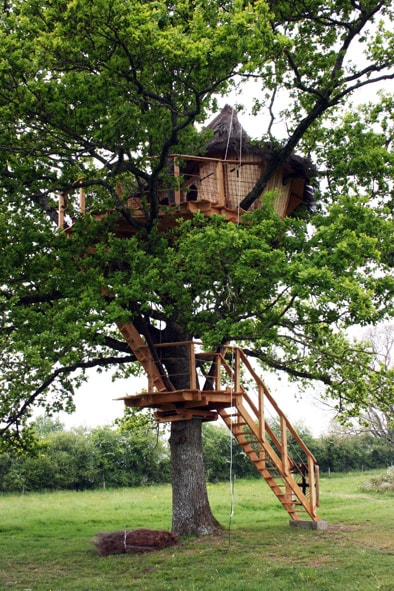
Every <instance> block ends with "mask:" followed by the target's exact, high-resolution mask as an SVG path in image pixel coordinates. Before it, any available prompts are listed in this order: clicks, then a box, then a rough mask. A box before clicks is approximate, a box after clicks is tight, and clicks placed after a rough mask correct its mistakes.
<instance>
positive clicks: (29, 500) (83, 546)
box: [0, 473, 394, 591]
mask: <svg viewBox="0 0 394 591" xmlns="http://www.w3.org/2000/svg"><path fill="white" fill-rule="evenodd" d="M369 476H370V474H369V473H364V474H346V475H340V476H339V475H331V477H330V478H323V479H322V486H321V489H322V491H321V496H322V506H321V508H320V514H321V516H322V517H323V518H324V519H325V520H327V521H328V523H329V529H328V530H326V531H313V530H299V529H296V528H291V527H289V525H288V517H287V514H286V513H285V511H284V510H283V509H282V508H281V506H280V505H279V504H278V502H277V501H276V499H275V497H274V496H273V495H272V493H271V491H270V490H269V489H268V487H267V485H266V484H265V483H264V482H263V481H262V480H251V481H248V480H239V481H236V483H235V496H234V501H235V511H234V515H233V517H232V518H231V519H230V506H231V495H230V486H229V484H228V483H221V484H215V485H210V486H209V495H210V500H211V505H212V508H213V510H214V513H215V515H216V516H217V517H218V518H219V520H220V521H221V523H222V524H223V526H224V527H225V530H224V531H223V533H222V534H221V535H220V536H216V537H213V538H212V537H208V538H202V539H197V540H194V539H187V540H181V541H180V543H179V544H178V545H177V546H175V547H172V548H168V549H165V550H161V551H158V552H154V553H147V554H142V555H141V554H140V555H135V554H122V555H119V556H99V555H98V554H97V553H96V551H95V547H94V545H93V543H92V539H93V538H94V535H95V534H96V533H97V532H100V531H116V530H122V529H125V528H127V529H135V528H140V527H148V528H152V529H169V528H170V523H171V489H170V487H169V486H155V487H146V488H134V489H121V490H101V491H94V492H75V493H74V492H56V493H47V494H26V495H2V496H0V590H1V591H6V590H9V589H12V590H15V591H125V590H130V589H136V590H138V591H145V590H146V591H167V590H168V591H227V590H228V591H230V590H231V591H247V590H250V591H265V590H266V591H289V590H290V591H291V590H297V591H298V590H300V591H312V590H313V591H329V590H330V591H331V590H332V591H334V590H335V591H342V590H346V591H372V590H379V591H393V590H394V495H393V494H391V495H390V494H386V495H376V494H373V493H371V494H366V493H365V492H361V491H360V484H361V483H362V482H363V481H365V480H366V479H367V478H368V477H369Z"/></svg>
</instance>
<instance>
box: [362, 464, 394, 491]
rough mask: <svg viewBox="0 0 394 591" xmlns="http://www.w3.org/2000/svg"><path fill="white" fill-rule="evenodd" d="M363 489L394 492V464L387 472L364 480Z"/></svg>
mask: <svg viewBox="0 0 394 591" xmlns="http://www.w3.org/2000/svg"><path fill="white" fill-rule="evenodd" d="M361 489H362V490H364V491H367V492H377V493H387V492H388V493H394V466H390V468H387V471H386V473H385V474H382V475H381V476H375V477H374V478H370V480H368V481H367V482H364V484H363V485H362V487H361Z"/></svg>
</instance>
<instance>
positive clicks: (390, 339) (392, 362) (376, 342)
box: [356, 324, 394, 446]
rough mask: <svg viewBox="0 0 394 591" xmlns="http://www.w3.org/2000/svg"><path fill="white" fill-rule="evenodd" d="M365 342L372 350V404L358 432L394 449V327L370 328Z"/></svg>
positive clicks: (358, 420)
mask: <svg viewBox="0 0 394 591" xmlns="http://www.w3.org/2000/svg"><path fill="white" fill-rule="evenodd" d="M365 341H366V343H367V346H368V347H369V348H370V350H371V369H372V370H373V371H372V373H371V379H370V383H369V396H368V401H369V404H368V407H367V409H366V411H365V412H363V413H362V414H361V416H360V417H359V418H358V419H357V420H356V423H357V425H358V430H360V429H361V431H364V432H365V431H367V432H369V433H371V435H373V436H374V437H377V438H380V439H383V440H386V441H387V442H388V443H389V444H391V445H392V446H394V404H393V389H394V379H393V378H394V326H393V325H389V324H386V325H383V326H380V327H375V328H374V329H369V330H368V331H367V333H366V335H365ZM381 374H382V376H383V378H381ZM386 376H387V377H390V376H391V379H388V380H387V379H386ZM356 429H357V427H356Z"/></svg>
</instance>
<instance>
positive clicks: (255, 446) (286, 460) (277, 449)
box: [59, 106, 326, 529]
mask: <svg viewBox="0 0 394 591" xmlns="http://www.w3.org/2000/svg"><path fill="white" fill-rule="evenodd" d="M208 129H209V130H210V131H211V133H212V139H211V140H210V142H209V143H208V145H207V146H206V150H205V152H204V154H203V155H196V156H190V155H172V156H171V158H170V159H169V167H170V168H169V170H170V175H169V177H168V176H167V177H166V178H165V180H164V181H163V183H162V186H160V187H159V203H160V205H159V210H158V217H159V229H161V230H162V231H165V230H166V229H168V228H170V227H172V226H173V225H174V224H175V223H176V220H177V219H178V218H190V217H191V216H192V215H193V214H194V213H195V212H196V211H200V212H201V213H203V214H204V215H206V216H211V215H214V214H221V215H224V216H225V217H226V219H227V220H228V221H229V222H236V223H239V222H240V219H241V218H240V215H241V214H242V211H243V210H242V209H241V207H240V204H241V201H242V199H243V197H244V196H245V195H247V194H248V193H249V191H251V190H252V188H253V187H254V186H255V184H256V182H257V180H258V179H259V178H260V177H261V175H262V173H263V172H264V170H265V168H266V167H267V166H269V165H270V162H271V160H272V158H273V151H272V149H271V147H270V146H269V145H264V146H263V147H259V146H257V145H254V144H252V143H251V141H250V140H249V138H248V136H247V135H246V133H245V131H244V130H243V128H242V127H241V125H240V124H239V122H238V119H237V116H236V113H235V111H234V110H233V109H232V108H231V107H229V106H226V107H225V108H224V109H223V111H222V112H221V113H220V114H219V115H218V116H217V117H216V118H215V119H214V120H213V121H212V122H211V123H210V124H209V125H208ZM313 174H314V170H313V167H312V165H311V164H310V162H309V161H307V160H305V159H303V158H300V157H298V156H291V157H290V158H288V159H287V161H286V162H284V163H283V164H282V165H281V166H279V168H278V169H277V170H276V172H275V173H274V176H273V177H272V178H271V179H270V181H269V182H268V185H267V186H266V188H265V191H264V192H266V191H269V190H273V189H275V191H276V196H275V198H274V202H273V206H274V208H275V211H276V213H277V214H278V215H279V216H281V217H282V218H284V217H285V216H288V215H291V214H293V213H294V212H295V211H296V209H297V208H298V207H300V206H301V205H304V206H306V207H308V208H309V207H311V205H312V203H313V191H312V189H311V187H310V184H309V182H310V181H309V179H310V178H311V177H312V176H313ZM169 178H170V180H172V182H169ZM261 197H263V195H261ZM143 198H144V189H143V188H142V189H140V190H139V191H137V192H135V193H134V194H132V195H130V197H128V198H126V201H125V202H126V206H127V208H128V211H129V214H130V216H132V218H133V220H134V221H137V222H140V224H142V226H143V224H144V221H145V222H146V212H145V211H144V206H143V202H144V199H143ZM80 203H81V208H82V210H83V211H84V210H85V195H84V192H83V191H81V193H80ZM260 205H261V201H260V200H257V201H255V203H254V204H253V206H252V207H253V208H257V207H260ZM64 212H65V202H64V198H63V197H61V200H60V204H59V220H60V224H61V226H62V227H63V223H64ZM94 215H95V216H96V218H97V219H99V220H100V219H103V218H104V217H105V216H106V215H108V212H104V213H100V214H94ZM67 231H68V232H69V233H70V234H72V228H68V229H67ZM135 232H136V229H135V226H134V225H133V224H131V223H130V220H128V219H127V216H121V215H119V220H118V222H117V225H116V233H117V235H118V236H119V237H122V238H125V239H127V238H128V237H129V236H131V235H133V234H134V233H135ZM118 328H119V330H120V332H121V334H122V335H123V337H124V339H125V340H126V342H127V343H128V346H129V348H130V350H131V351H132V352H133V353H134V355H135V358H136V360H138V361H139V362H140V364H141V366H142V367H143V369H144V370H145V372H146V374H147V380H148V384H147V390H146V391H145V392H143V393H140V394H135V395H131V396H126V397H124V398H122V400H123V401H124V403H125V405H126V406H128V407H135V408H149V409H154V411H155V417H156V420H157V421H159V422H173V421H188V420H192V419H196V418H198V419H200V420H202V421H216V420H218V419H219V418H220V419H221V420H222V421H223V422H224V424H225V425H227V427H228V428H229V429H230V431H231V433H232V434H233V436H234V437H235V439H236V440H237V441H238V443H239V444H240V445H241V447H242V448H243V450H244V452H245V454H246V455H247V456H248V458H249V459H250V461H251V462H253V464H254V466H255V467H256V469H257V470H258V472H259V473H260V474H261V476H262V477H263V478H264V480H265V481H266V482H267V484H268V486H269V487H270V489H271V490H272V491H273V493H274V494H275V495H276V497H277V499H278V500H279V502H280V503H281V505H282V506H283V507H284V509H285V510H286V511H287V512H288V514H289V515H290V518H291V520H290V523H291V524H292V525H301V526H309V527H314V528H315V529H324V528H325V527H326V522H324V521H321V519H320V517H319V515H318V513H317V507H318V506H319V470H318V466H317V464H316V460H315V458H314V456H313V454H312V453H311V452H310V451H309V449H308V448H307V446H306V445H305V444H304V442H303V441H302V440H301V438H300V437H299V435H298V434H297V432H296V430H295V429H294V427H293V426H292V425H291V423H290V421H289V420H288V419H287V418H286V416H285V415H284V413H283V412H282V410H281V409H280V408H279V406H278V405H277V403H276V401H275V400H274V398H273V397H272V395H271V394H270V392H269V391H268V389H267V387H266V386H265V384H264V382H263V381H262V380H261V378H260V377H259V376H258V374H257V373H256V371H255V369H254V367H253V366H252V365H251V363H250V361H249V360H248V358H247V357H246V356H245V354H244V353H243V351H242V350H241V349H239V348H238V347H235V346H230V345H223V346H222V347H220V348H219V349H218V350H217V351H215V352H205V351H203V349H202V347H201V345H200V344H199V343H196V342H176V343H160V344H157V343H156V344H154V343H153V342H152V339H151V338H150V336H149V334H147V331H146V330H145V331H144V330H143V329H142V327H141V326H139V325H138V323H136V322H135V321H134V323H133V322H132V321H130V322H126V323H124V322H119V323H118ZM169 368H172V369H171V370H169ZM179 384H183V387H179ZM185 384H187V387H184V385H185ZM177 385H178V387H177ZM273 424H275V425H277V429H274V428H273V427H272V425H273Z"/></svg>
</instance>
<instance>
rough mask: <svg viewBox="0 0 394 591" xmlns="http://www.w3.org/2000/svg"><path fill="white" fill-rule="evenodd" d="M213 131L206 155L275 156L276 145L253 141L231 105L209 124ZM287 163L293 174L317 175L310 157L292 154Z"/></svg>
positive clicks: (309, 176)
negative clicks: (260, 143)
mask: <svg viewBox="0 0 394 591" xmlns="http://www.w3.org/2000/svg"><path fill="white" fill-rule="evenodd" d="M206 129H209V130H211V131H213V134H214V137H213V138H212V139H211V140H210V142H209V143H208V144H207V146H206V149H205V153H204V155H205V156H212V157H225V156H226V155H227V156H228V155H229V154H231V156H232V157H234V155H239V154H242V157H244V156H245V155H248V154H253V155H258V156H261V159H262V160H263V161H265V162H270V161H271V160H272V159H273V158H274V157H275V150H274V146H273V144H272V143H270V142H265V143H264V144H262V145H259V144H256V143H252V142H251V140H250V138H249V136H248V134H247V133H246V131H245V130H244V129H243V127H242V125H241V124H240V122H239V121H238V116H237V111H236V110H235V109H234V108H233V107H231V106H230V105H226V106H225V107H224V108H223V109H222V111H221V112H220V113H219V115H217V116H216V117H215V118H214V119H213V120H212V121H211V122H210V123H209V124H208V125H207V126H206ZM286 165H287V166H288V168H289V169H291V171H292V173H293V176H301V177H303V178H307V179H310V178H311V177H314V176H315V175H316V168H315V167H314V165H313V164H312V162H311V161H310V160H309V159H308V158H303V157H301V156H298V155H297V154H292V155H291V156H290V157H289V158H288V159H287V160H286Z"/></svg>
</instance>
